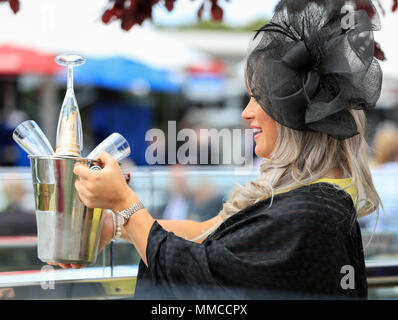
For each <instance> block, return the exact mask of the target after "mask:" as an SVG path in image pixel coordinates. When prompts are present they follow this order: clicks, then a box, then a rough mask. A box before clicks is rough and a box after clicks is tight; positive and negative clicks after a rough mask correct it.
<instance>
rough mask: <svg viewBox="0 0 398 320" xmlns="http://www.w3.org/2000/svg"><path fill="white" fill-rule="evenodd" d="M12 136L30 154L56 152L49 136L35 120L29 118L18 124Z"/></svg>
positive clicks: (37, 154)
mask: <svg viewBox="0 0 398 320" xmlns="http://www.w3.org/2000/svg"><path fill="white" fill-rule="evenodd" d="M12 137H13V139H14V140H15V142H16V143H18V145H19V146H20V147H21V148H22V149H24V150H25V151H26V153H27V154H28V155H32V156H47V155H53V154H54V150H53V148H52V147H51V144H50V142H49V141H48V139H47V137H46V136H45V134H44V133H43V131H42V130H41V129H40V127H39V126H38V124H37V123H36V122H35V121H33V120H27V121H24V122H22V123H21V124H20V125H18V127H16V128H15V130H14V132H13V133H12Z"/></svg>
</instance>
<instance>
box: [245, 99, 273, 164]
mask: <svg viewBox="0 0 398 320" xmlns="http://www.w3.org/2000/svg"><path fill="white" fill-rule="evenodd" d="M242 118H243V119H245V120H248V121H250V128H252V129H254V141H255V142H256V149H255V152H256V155H257V156H258V157H260V158H269V156H270V155H271V153H272V151H273V150H274V148H275V143H276V139H277V137H278V130H277V127H276V122H275V120H274V119H272V118H271V117H269V116H268V114H267V113H266V112H265V111H264V110H263V109H262V108H261V107H260V105H259V104H258V103H257V101H256V100H255V99H254V98H253V97H251V99H250V101H249V103H248V105H247V106H246V108H245V109H244V110H243V112H242Z"/></svg>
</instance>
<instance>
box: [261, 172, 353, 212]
mask: <svg viewBox="0 0 398 320" xmlns="http://www.w3.org/2000/svg"><path fill="white" fill-rule="evenodd" d="M320 182H326V183H330V184H334V185H337V186H338V187H339V188H341V189H344V191H345V192H347V193H348V194H349V195H350V196H351V199H352V202H353V203H354V206H355V203H356V201H355V200H356V197H357V194H358V190H357V188H356V186H355V185H352V186H350V187H348V186H349V185H350V184H351V182H352V178H343V179H331V178H323V179H319V180H316V181H314V182H311V183H309V184H307V185H311V184H315V183H320ZM299 187H300V186H297V187H295V188H291V189H288V190H284V191H281V192H277V193H276V194H281V193H285V192H289V191H292V190H293V189H297V188H299ZM347 187H348V188H347ZM266 198H267V197H264V198H263V200H264V199H266Z"/></svg>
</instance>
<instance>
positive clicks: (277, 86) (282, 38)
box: [246, 0, 382, 139]
mask: <svg viewBox="0 0 398 320" xmlns="http://www.w3.org/2000/svg"><path fill="white" fill-rule="evenodd" d="M379 29H380V19H379V16H378V14H377V11H376V9H375V7H374V6H373V5H372V3H371V1H370V0H356V1H343V0H333V1H327V0H324V1H321V0H312V1H311V0H304V1H302V0H282V1H281V2H280V3H279V4H278V6H277V7H276V9H275V14H274V16H273V18H272V20H271V22H270V23H268V24H266V25H264V26H263V27H262V28H260V30H259V31H258V32H257V33H256V35H255V36H254V38H253V41H252V42H251V46H252V50H251V52H250V53H249V55H248V58H247V62H246V75H247V85H248V89H249V90H250V94H251V95H252V96H254V97H255V99H256V100H257V102H258V103H259V104H260V106H261V107H262V108H263V109H264V110H265V111H266V112H267V113H268V114H269V115H270V116H271V117H272V118H273V119H274V120H275V121H277V122H278V123H280V124H281V125H284V126H286V127H289V128H292V129H296V130H314V131H319V132H324V133H327V134H329V135H331V136H333V137H335V138H337V139H346V138H349V137H352V136H354V135H356V134H357V133H358V132H357V128H356V125H355V121H354V119H353V118H352V116H351V114H350V113H349V112H348V110H349V109H370V108H373V107H374V106H375V105H376V102H377V100H378V98H379V96H380V91H381V84H382V71H381V68H380V66H379V63H378V61H377V60H376V59H375V58H374V46H375V44H374V38H373V31H374V30H379Z"/></svg>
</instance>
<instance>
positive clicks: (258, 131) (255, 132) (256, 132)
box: [253, 128, 263, 140]
mask: <svg viewBox="0 0 398 320" xmlns="http://www.w3.org/2000/svg"><path fill="white" fill-rule="evenodd" d="M253 133H254V140H257V139H258V138H259V137H260V136H261V135H262V134H263V131H262V130H261V129H259V128H253Z"/></svg>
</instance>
